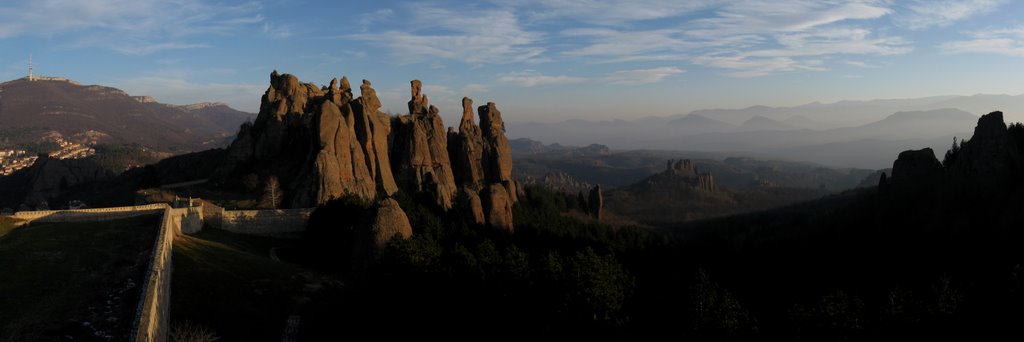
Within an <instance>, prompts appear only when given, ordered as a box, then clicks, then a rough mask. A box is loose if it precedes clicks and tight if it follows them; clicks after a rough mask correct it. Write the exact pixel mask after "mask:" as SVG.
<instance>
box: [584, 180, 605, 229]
mask: <svg viewBox="0 0 1024 342" xmlns="http://www.w3.org/2000/svg"><path fill="white" fill-rule="evenodd" d="M582 195H583V194H580V196H582ZM587 209H588V210H589V211H590V216H593V217H594V219H596V220H597V221H599V222H600V221H601V216H603V214H604V194H602V193H601V185H600V184H598V185H595V186H594V188H593V189H590V199H589V200H587Z"/></svg>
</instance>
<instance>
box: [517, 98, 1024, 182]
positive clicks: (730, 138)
mask: <svg viewBox="0 0 1024 342" xmlns="http://www.w3.org/2000/svg"><path fill="white" fill-rule="evenodd" d="M993 110H1002V111H1004V112H1006V113H1008V115H1007V118H1008V121H1020V119H1024V95H1017V96H1011V95H974V96H935V97H925V98H917V99H893V100H873V101H839V102H835V103H829V104H822V103H811V104H806V105H802V106H796V107H767V106H753V107H748V108H743V109H709V110H697V111H693V112H691V113H689V114H686V115H673V116H666V117H644V118H640V119H635V120H611V121H590V120H581V119H574V120H567V121H562V122H554V123H538V122H527V123H522V122H509V123H507V124H506V125H507V127H508V134H509V136H510V137H513V138H530V139H535V140H540V141H545V142H550V143H559V144H563V145H576V146H583V145H588V144H592V143H600V144H604V145H607V146H608V147H610V148H612V149H618V150H622V149H662V150H688V151H708V152H719V153H728V154H734V155H737V156H756V157H760V158H782V159H792V160H804V161H811V162H816V163H822V164H827V165H833V166H839V167H861V168H872V169H880V168H886V167H891V166H892V156H893V155H895V154H897V153H899V152H900V151H903V150H906V149H909V148H914V147H921V146H927V147H931V148H932V149H934V150H935V151H936V153H940V154H941V153H943V152H945V150H946V149H948V148H949V146H950V145H951V144H952V142H953V137H965V136H969V135H970V129H969V128H970V127H972V125H973V123H974V122H975V121H976V120H977V118H978V116H979V115H980V114H984V113H988V112H990V111H993ZM1018 113H1020V114H1018ZM1015 115H1016V116H1015Z"/></svg>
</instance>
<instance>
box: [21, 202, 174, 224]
mask: <svg viewBox="0 0 1024 342" xmlns="http://www.w3.org/2000/svg"><path fill="white" fill-rule="evenodd" d="M169 207H170V206H168V205H167V204H164V203H157V204H147V205H136V206H128V207H110V208H94V209H74V210H35V211H19V212H16V213H14V215H12V216H11V217H14V218H16V219H20V220H25V221H27V222H90V221H105V220H115V219H121V218H128V217H135V216H142V215H149V214H156V213H159V212H160V210H163V209H166V208H169Z"/></svg>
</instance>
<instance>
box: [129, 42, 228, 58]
mask: <svg viewBox="0 0 1024 342" xmlns="http://www.w3.org/2000/svg"><path fill="white" fill-rule="evenodd" d="M208 47H210V46H209V45H207V44H186V43H156V44H148V43H143V44H140V45H131V44H117V45H115V46H113V47H112V49H114V51H117V52H120V53H123V54H126V55H148V54H151V53H154V52H158V51H164V50H182V49H197V48H208Z"/></svg>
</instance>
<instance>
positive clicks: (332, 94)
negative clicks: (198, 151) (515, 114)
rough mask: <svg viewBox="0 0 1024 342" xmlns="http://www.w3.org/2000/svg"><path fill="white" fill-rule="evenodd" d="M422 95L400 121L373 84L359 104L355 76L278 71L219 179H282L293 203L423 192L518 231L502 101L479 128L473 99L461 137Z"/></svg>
mask: <svg viewBox="0 0 1024 342" xmlns="http://www.w3.org/2000/svg"><path fill="white" fill-rule="evenodd" d="M422 89H423V84H422V82H420V81H418V80H415V81H412V82H411V91H410V93H411V97H412V98H411V99H410V100H409V114H407V115H401V116H395V117H391V116H388V115H387V114H384V113H381V112H380V106H381V104H380V100H379V99H378V98H377V93H376V91H375V90H374V89H373V87H372V85H371V84H370V82H369V81H366V80H363V82H362V85H360V87H359V91H360V97H359V98H354V95H353V94H352V88H351V86H350V84H349V81H348V78H346V77H342V78H341V80H340V82H339V81H338V80H337V79H334V80H331V82H330V84H329V85H328V86H325V87H322V88H320V87H317V86H316V85H314V84H311V83H302V82H300V81H299V80H298V78H296V77H295V76H292V75H289V74H278V73H277V72H276V71H275V72H274V73H272V74H271V76H270V87H269V88H268V89H267V92H266V93H265V94H264V95H263V100H262V104H261V106H260V113H259V116H258V117H257V119H256V121H255V122H254V123H253V124H252V125H251V126H244V127H243V128H242V130H241V131H240V132H239V134H238V137H237V138H236V139H235V141H234V142H233V143H232V144H231V147H230V148H229V153H228V155H229V160H228V161H227V163H226V164H227V165H226V166H225V167H223V168H221V169H220V170H218V173H217V175H218V176H217V177H216V178H219V179H220V180H221V181H222V182H230V181H231V180H232V179H240V178H241V177H242V176H246V175H249V174H256V175H257V176H258V177H259V178H260V179H267V178H269V177H270V176H275V177H277V178H278V179H279V180H280V181H281V184H282V185H283V189H284V191H285V199H286V201H285V203H287V204H288V206H290V207H312V206H316V205H319V204H323V203H325V202H327V201H329V200H331V199H335V198H340V197H342V196H343V195H345V194H354V195H356V196H358V197H361V198H364V199H367V200H371V201H374V200H377V199H379V198H386V197H388V196H390V195H392V194H394V193H396V192H398V191H408V192H424V193H428V194H431V196H432V197H433V198H434V199H435V201H436V203H437V205H438V206H440V207H442V208H444V209H450V208H452V207H454V206H456V205H459V206H463V207H464V208H466V209H468V210H466V211H467V212H469V216H470V217H469V219H470V221H471V222H474V223H477V224H489V225H491V226H494V227H499V228H502V229H508V230H511V229H512V210H511V206H512V204H513V203H514V202H515V201H516V199H517V196H516V194H517V190H518V187H517V186H516V184H515V183H514V182H513V181H512V159H511V149H510V147H509V143H508V139H507V138H506V137H505V133H504V122H503V121H502V119H501V112H499V111H498V109H497V107H496V106H495V105H494V103H488V104H487V105H486V106H481V107H480V108H479V116H480V121H481V123H482V124H483V127H481V126H477V125H476V124H475V123H473V112H472V108H473V107H472V106H473V101H472V100H470V99H469V98H466V99H464V100H463V118H462V121H461V122H460V124H459V132H458V133H455V132H454V131H453V130H451V129H449V130H448V131H446V130H445V126H444V123H443V122H442V120H441V116H440V114H439V110H438V109H437V107H434V106H432V105H430V103H429V101H428V100H427V96H426V94H423V92H422ZM495 186H497V187H500V188H501V189H500V190H498V189H497V188H495ZM395 206H397V203H396V204H395Z"/></svg>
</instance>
